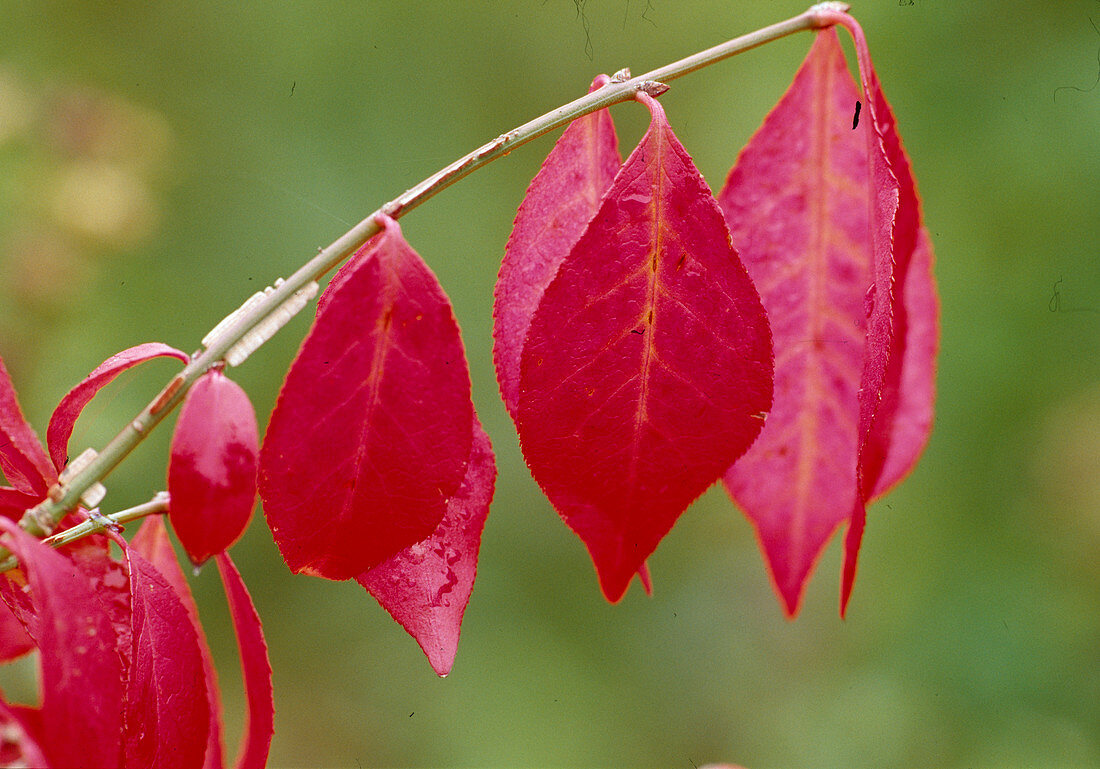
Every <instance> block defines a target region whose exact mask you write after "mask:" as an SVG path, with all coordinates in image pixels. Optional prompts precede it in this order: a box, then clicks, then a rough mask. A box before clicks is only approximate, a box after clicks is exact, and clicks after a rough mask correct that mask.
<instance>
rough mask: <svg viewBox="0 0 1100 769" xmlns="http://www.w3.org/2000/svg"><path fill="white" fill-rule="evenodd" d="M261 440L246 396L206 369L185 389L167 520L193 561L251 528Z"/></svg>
mask: <svg viewBox="0 0 1100 769" xmlns="http://www.w3.org/2000/svg"><path fill="white" fill-rule="evenodd" d="M259 445H260V439H259V434H258V432H257V429H256V414H255V412H254V411H253V410H252V403H251V402H250V401H249V400H248V395H246V394H245V392H244V390H242V389H241V387H240V385H238V384H237V383H236V382H234V381H233V380H231V379H229V378H228V377H226V376H225V375H224V374H223V373H222V372H220V371H208V372H207V373H206V374H204V375H203V376H202V378H201V379H199V381H197V382H196V383H195V384H194V386H193V387H192V388H191V390H190V391H189V392H188V393H187V397H186V399H185V400H184V402H183V408H182V409H181V410H180V416H179V421H178V422H177V423H176V431H175V433H174V434H173V435H172V450H171V456H170V459H169V461H168V494H169V498H170V501H169V503H168V519H169V520H170V521H171V523H172V528H173V529H174V530H175V532H176V536H177V537H179V540H180V544H182V545H183V549H184V550H186V551H187V555H188V557H189V558H190V559H191V561H192V563H194V564H195V565H199V564H201V563H203V562H204V561H205V560H206V559H207V558H209V557H210V556H212V555H214V554H215V553H220V552H222V551H223V550H227V549H229V547H230V546H231V545H232V544H233V543H234V542H236V541H237V540H238V539H240V537H241V535H242V534H244V530H245V529H246V528H247V527H248V522H249V520H251V518H252V509H253V508H254V507H255V506H256V455H257V453H258V451H259Z"/></svg>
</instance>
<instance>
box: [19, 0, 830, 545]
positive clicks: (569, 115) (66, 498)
mask: <svg viewBox="0 0 1100 769" xmlns="http://www.w3.org/2000/svg"><path fill="white" fill-rule="evenodd" d="M844 9H846V6H844V4H842V3H820V4H818V5H815V6H813V7H811V8H810V9H809V10H807V11H805V12H803V13H801V14H799V15H798V16H794V17H792V18H790V19H787V20H786V21H781V22H779V23H777V24H773V25H771V26H768V27H764V28H763V29H759V30H757V31H756V32H752V33H750V34H747V35H743V36H741V37H737V38H734V39H732V40H729V41H727V42H725V43H722V44H720V45H716V46H714V47H713V48H708V49H707V50H705V51H700V52H699V53H696V54H694V55H692V56H688V57H687V58H684V59H680V60H679V61H676V62H673V63H672V64H668V65H666V66H664V67H661V68H659V69H655V70H653V71H651V72H647V73H645V74H644V75H639V76H638V77H634V78H629V74H626V77H627V78H629V79H625V78H614V79H612V82H611V83H609V84H607V85H605V86H604V87H603V88H601V89H599V90H597V91H595V92H593V93H591V94H588V95H586V96H582V97H581V98H579V99H575V100H574V101H571V102H569V103H568V104H565V105H563V106H561V107H558V108H557V109H555V110H552V111H550V112H548V113H546V114H545V115H543V116H541V117H538V118H535V119H534V120H532V121H530V122H528V123H525V124H523V125H521V126H519V127H518V128H515V129H513V130H511V131H509V132H508V133H506V134H502V135H500V136H498V137H497V138H496V139H493V140H492V141H491V142H488V143H487V144H484V145H482V146H481V147H479V148H477V149H476V150H474V151H473V152H471V153H469V154H468V155H466V156H464V157H462V158H459V159H458V160H456V161H455V162H453V163H451V164H450V165H449V166H447V167H445V168H443V169H442V170H440V171H438V172H437V173H435V174H433V175H432V176H429V177H428V178H427V179H425V180H424V181H422V182H420V184H418V185H416V186H415V187H412V188H411V189H409V190H407V191H406V192H405V193H403V194H401V195H399V196H398V197H396V198H394V199H393V200H392V201H390V202H389V203H387V204H386V205H384V206H382V207H381V208H380V209H378V210H377V211H375V212H373V213H371V214H370V215H369V216H367V217H366V218H365V219H363V221H361V222H359V223H358V224H357V225H355V226H354V227H352V228H351V229H350V230H348V231H347V232H346V233H344V234H343V235H342V236H340V237H339V238H337V239H336V240H335V241H333V243H332V244H331V245H330V246H328V248H324V249H321V250H320V251H319V252H318V254H317V255H316V256H315V257H313V258H312V259H310V260H309V261H308V262H307V263H306V264H304V265H303V266H302V267H301V268H299V269H298V270H297V271H296V272H295V273H294V274H293V275H291V276H290V277H289V278H287V279H286V281H285V282H283V283H282V284H281V285H279V286H277V287H276V288H275V290H274V291H273V292H271V293H270V294H268V295H267V296H265V297H264V298H263V299H262V300H261V301H259V302H257V303H256V304H255V305H254V306H252V307H251V308H249V309H248V310H247V311H245V312H243V313H241V315H240V316H239V317H238V318H237V319H236V320H235V321H234V322H233V323H232V324H230V325H229V326H228V327H227V328H226V329H225V330H224V331H222V332H221V333H220V334H219V335H218V336H217V338H215V339H213V340H211V342H210V345H209V346H208V347H207V348H206V349H205V350H203V351H202V353H201V354H199V355H197V357H195V358H193V359H192V361H191V362H190V363H189V364H188V365H187V366H186V367H185V368H184V369H183V371H182V372H180V373H179V374H177V375H176V376H175V377H174V378H173V379H172V381H171V382H169V383H168V385H166V386H165V388H164V389H163V390H162V391H161V393H160V394H159V395H158V396H157V397H156V398H154V399H153V401H152V402H151V403H150V404H149V405H148V406H146V407H145V408H144V409H143V410H142V411H141V413H140V414H138V415H137V416H136V417H135V418H134V419H133V420H132V421H131V422H130V423H129V424H128V425H127V426H126V427H125V428H123V429H122V431H120V432H119V433H118V435H116V436H115V437H114V438H113V439H112V440H111V441H110V443H108V444H107V446H106V447H105V448H104V449H103V450H102V451H101V452H100V453H99V455H98V456H97V457H96V458H95V459H94V460H93V461H92V462H91V463H89V465H88V466H87V467H86V468H85V469H84V470H83V471H81V472H80V473H77V474H76V475H74V476H73V477H72V478H71V479H70V480H69V482H68V483H66V484H65V485H64V486H62V487H60V488H59V489H57V490H56V493H53V494H51V496H50V498H47V499H46V500H45V501H44V502H42V503H40V504H39V505H37V506H36V507H35V508H32V509H31V510H29V511H27V512H26V513H24V514H23V517H22V518H21V519H20V521H19V523H20V526H22V527H23V528H24V529H26V530H27V531H29V532H31V533H32V534H35V535H36V536H44V535H45V534H48V533H49V532H50V531H51V530H52V529H53V527H54V526H56V525H57V522H58V521H60V520H61V518H62V517H63V516H64V515H65V513H66V511H68V510H71V509H73V508H75V507H76V505H77V504H78V503H79V500H80V496H81V495H82V494H83V493H84V491H85V490H86V489H87V488H88V487H89V486H91V485H92V484H93V483H96V482H97V481H101V480H102V479H103V478H105V477H106V476H107V474H108V473H110V472H111V470H113V469H114V468H115V467H116V466H117V465H118V464H119V463H120V462H121V461H122V460H123V459H124V458H125V457H126V456H127V455H128V454H129V453H130V452H131V451H132V450H133V449H134V448H135V447H136V446H137V445H138V444H139V443H140V442H141V441H142V440H143V439H144V438H145V436H146V434H147V433H148V432H149V431H150V430H151V429H152V428H153V427H155V426H156V425H157V424H159V423H160V421H161V420H162V419H164V417H165V416H166V415H167V414H168V413H169V412H170V411H171V410H172V409H173V408H174V407H175V406H176V405H177V404H179V403H180V401H182V400H183V397H184V395H185V394H186V393H187V391H188V390H189V389H190V387H191V385H192V384H194V383H195V381H196V380H198V378H199V377H200V376H202V375H203V374H204V373H206V372H207V371H208V370H210V369H211V368H212V367H214V366H216V365H221V364H222V363H223V360H224V356H225V354H226V352H227V351H228V350H229V349H230V348H231V347H232V346H233V345H234V344H236V343H237V342H238V341H239V340H240V339H241V338H242V337H243V336H244V335H245V334H247V333H248V332H249V331H250V330H251V329H252V328H253V327H254V326H256V325H257V324H258V323H260V322H261V321H262V320H264V319H265V318H267V317H268V316H270V315H271V314H272V313H274V312H275V311H277V310H278V309H279V307H280V306H281V305H282V304H283V303H284V302H285V301H286V300H287V299H288V298H289V297H290V296H291V295H292V294H294V292H296V291H298V290H299V289H301V288H302V287H303V286H306V285H307V284H308V283H310V282H311V281H315V280H317V279H319V278H321V277H322V276H324V275H325V274H326V273H327V272H328V271H329V270H332V269H333V268H335V267H336V266H338V265H339V264H340V263H341V262H343V261H344V260H345V259H346V258H347V257H348V256H350V255H351V254H352V253H353V252H355V251H356V250H357V249H359V248H360V247H362V246H363V245H364V244H365V243H366V242H367V241H368V240H370V239H371V238H372V237H373V236H374V235H375V234H377V233H378V231H379V225H378V223H377V221H376V217H377V216H379V215H380V214H384V215H388V216H391V217H393V218H395V219H396V218H398V217H400V216H402V215H403V214H405V213H406V212H408V211H411V210H412V209H414V208H416V207H417V206H419V205H420V204H421V203H423V202H425V201H426V200H428V199H429V198H431V197H433V196H434V195H436V194H438V193H439V192H441V191H442V190H444V189H446V188H447V187H449V186H450V185H452V184H454V183H455V182H457V181H458V180H459V179H462V178H464V177H465V176H468V175H469V174H471V173H473V172H474V171H476V170H477V169H479V168H481V167H482V166H484V165H486V164H488V163H490V162H492V161H494V160H496V159H497V158H500V157H503V156H504V155H507V154H508V153H510V152H511V151H512V150H514V149H515V148H517V147H519V146H520V145H522V144H526V143H527V142H529V141H531V140H533V139H536V138H538V137H539V136H542V135H543V134H545V133H547V132H549V131H552V130H554V129H555V128H559V127H561V126H564V125H566V124H568V123H571V122H572V121H574V120H576V119H577V118H579V117H582V116H583V115H587V114H589V113H591V112H595V111H597V110H600V109H603V108H605V107H609V106H611V105H613V104H619V103H621V102H625V101H630V100H632V99H633V98H634V95H635V94H636V93H637V92H638V91H645V92H647V93H649V94H650V95H652V96H657V95H659V94H661V93H663V92H664V91H666V90H667V89H668V86H666V85H664V82H665V81H668V80H673V79H675V78H678V77H683V76H684V75H687V74H689V73H691V72H695V71H696V70H699V69H702V68H703V67H706V66H708V65H710V64H714V63H715V62H718V61H721V60H723V59H726V58H728V57H730V56H733V55H735V54H739V53H743V52H745V51H748V50H750V49H752V48H756V47H757V46H760V45H763V44H764V43H768V42H772V41H774V40H778V39H779V38H782V37H786V36H787V35H791V34H793V33H795V32H801V31H804V30H811V29H821V28H823V27H827V26H831V25H832V24H834V23H836V16H837V12H838V11H842V10H844ZM624 72H625V71H624ZM82 525H83V524H82ZM3 556H4V553H3V548H0V557H3Z"/></svg>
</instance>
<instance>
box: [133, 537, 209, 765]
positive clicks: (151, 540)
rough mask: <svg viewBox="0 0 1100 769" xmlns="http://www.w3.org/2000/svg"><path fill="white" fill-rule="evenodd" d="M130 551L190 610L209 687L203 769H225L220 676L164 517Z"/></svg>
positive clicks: (188, 613)
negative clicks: (158, 575)
mask: <svg viewBox="0 0 1100 769" xmlns="http://www.w3.org/2000/svg"><path fill="white" fill-rule="evenodd" d="M130 547H131V548H132V549H133V550H135V551H136V552H138V553H140V554H141V556H142V557H143V558H145V560H147V561H148V562H149V563H151V564H152V565H153V566H154V567H155V568H156V570H157V571H158V572H160V574H161V576H163V577H164V580H165V581H166V582H167V583H168V584H169V585H170V586H171V587H172V589H173V590H174V591H175V592H176V597H177V598H179V600H180V603H182V604H183V607H184V609H186V610H187V616H188V619H189V620H190V622H191V626H192V627H193V628H194V630H195V637H196V638H197V639H198V644H199V652H200V653H201V654H202V672H203V681H204V682H205V684H206V698H207V703H208V710H209V713H210V725H209V727H208V729H207V744H206V760H205V763H204V764H203V767H204V769H222V768H223V767H224V766H225V757H224V754H225V749H224V748H223V746H222V718H221V709H222V708H221V698H220V696H219V689H218V674H217V671H216V670H215V669H214V660H213V659H212V658H211V656H210V647H209V645H208V644H207V642H206V633H205V632H204V631H203V629H202V623H201V622H200V621H199V610H198V607H197V606H195V599H194V598H193V597H192V595H191V588H190V587H188V585H187V578H186V577H185V576H184V575H183V570H182V569H180V565H179V561H178V560H177V559H176V552H175V550H173V549H172V544H171V543H170V542H169V541H168V529H167V527H166V526H165V525H164V517H163V516H160V515H154V516H151V517H149V518H146V519H145V522H144V523H142V524H141V528H139V529H138V532H137V534H135V535H134V538H133V539H132V540H131V541H130Z"/></svg>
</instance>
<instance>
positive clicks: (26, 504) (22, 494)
mask: <svg viewBox="0 0 1100 769" xmlns="http://www.w3.org/2000/svg"><path fill="white" fill-rule="evenodd" d="M41 499H42V495H41V494H33V493H29V492H26V491H20V490H19V489H13V488H12V487H10V486H0V515H2V516H4V517H5V518H11V519H12V520H13V521H15V520H19V518H20V516H22V515H23V512H24V511H25V510H27V509H28V508H31V507H34V506H35V505H36V504H38V502H39V500H41Z"/></svg>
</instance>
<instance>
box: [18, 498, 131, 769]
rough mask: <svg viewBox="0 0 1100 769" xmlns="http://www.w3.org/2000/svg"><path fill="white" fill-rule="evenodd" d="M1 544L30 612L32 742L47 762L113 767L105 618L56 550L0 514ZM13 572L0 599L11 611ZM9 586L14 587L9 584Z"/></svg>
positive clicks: (116, 743) (116, 689)
mask: <svg viewBox="0 0 1100 769" xmlns="http://www.w3.org/2000/svg"><path fill="white" fill-rule="evenodd" d="M0 530H2V531H3V532H6V534H7V536H6V537H5V538H4V542H3V544H4V546H5V547H7V548H8V549H10V550H11V551H12V552H13V553H15V555H16V556H17V557H18V558H19V561H20V563H21V565H22V567H23V569H24V571H25V572H26V577H27V583H28V584H29V586H30V591H31V598H32V600H33V602H34V609H35V616H34V618H33V620H32V621H31V624H30V625H28V630H29V631H30V632H31V635H32V636H34V638H35V640H36V641H37V643H38V649H39V652H40V655H39V660H40V661H39V664H40V666H41V672H42V675H41V682H42V707H41V710H40V714H39V719H40V727H39V729H38V730H37V732H36V736H37V738H38V742H39V744H40V745H41V747H42V749H43V750H44V752H45V753H46V756H47V758H48V760H49V764H50V765H51V766H117V765H118V764H119V761H120V756H121V752H120V751H121V734H122V708H121V703H122V701H123V700H122V678H123V673H122V666H121V661H120V658H119V655H118V654H117V653H116V648H117V638H116V635H115V631H114V629H113V627H112V623H111V621H110V619H109V618H108V617H107V615H106V614H105V613H104V612H102V611H101V610H100V607H99V603H98V602H97V600H96V598H95V596H94V595H93V592H92V586H91V584H90V583H89V582H88V580H87V578H86V577H85V576H84V574H83V573H82V572H80V571H79V570H77V569H74V568H73V566H72V563H71V562H70V561H69V560H68V559H67V558H65V557H64V556H63V555H61V554H60V553H58V552H56V551H55V550H54V549H53V548H51V547H50V546H48V545H44V544H42V543H41V542H40V541H39V540H37V539H35V538H33V537H31V536H30V535H29V534H27V533H26V532H24V531H23V530H22V529H20V528H19V527H18V526H17V525H16V524H14V523H12V522H11V521H8V520H6V519H3V518H0ZM12 579H13V575H12V574H11V573H9V574H8V575H6V576H5V577H4V584H5V589H4V590H3V597H4V600H5V601H7V602H8V605H9V606H10V607H11V608H12V609H13V610H14V611H16V612H17V613H18V612H19V610H20V606H19V604H18V603H17V602H14V599H13V593H21V592H22V591H20V590H19V588H18V587H14V585H13V583H12V581H11V580H12ZM13 587H14V590H13V589H12V588H13Z"/></svg>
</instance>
